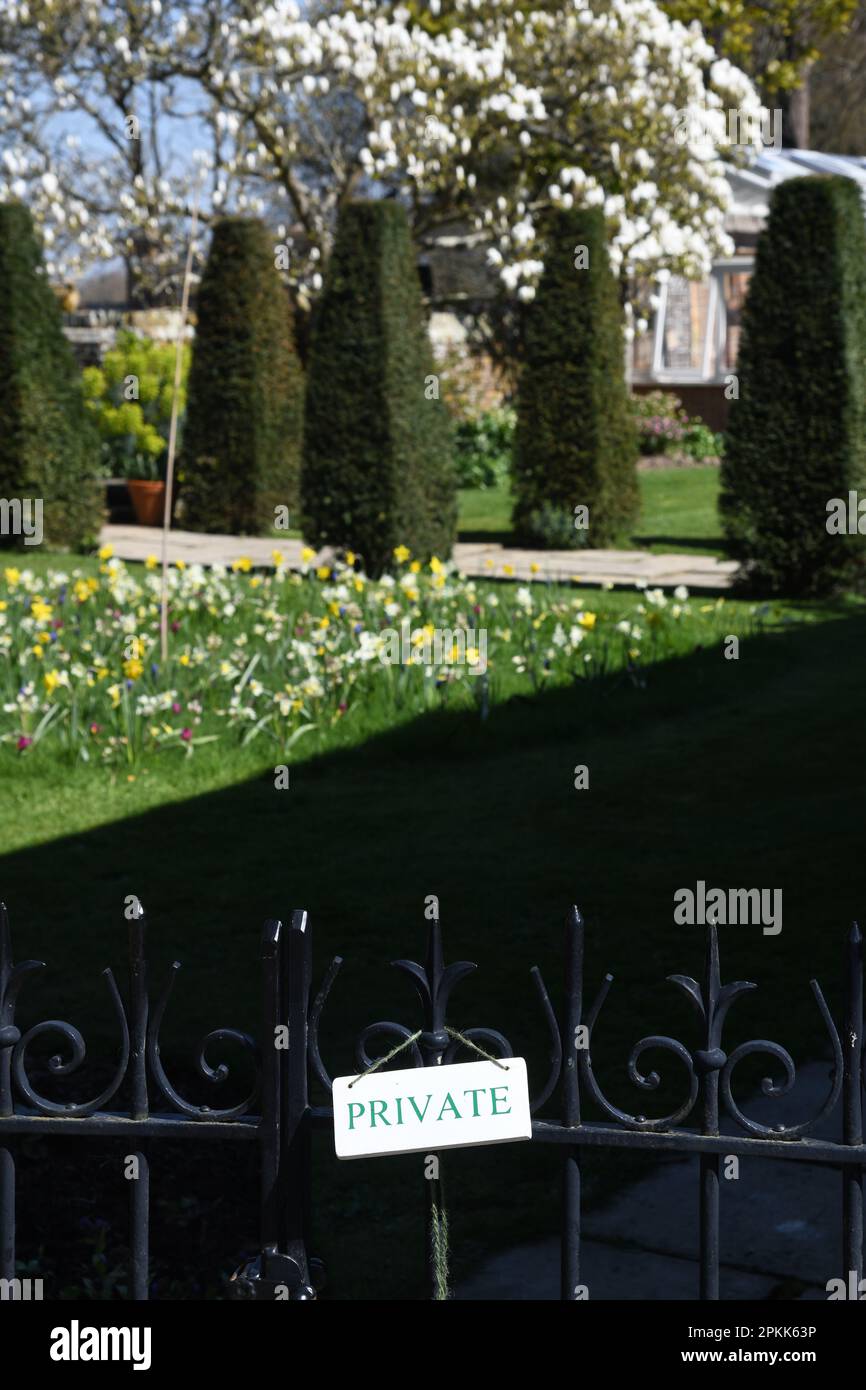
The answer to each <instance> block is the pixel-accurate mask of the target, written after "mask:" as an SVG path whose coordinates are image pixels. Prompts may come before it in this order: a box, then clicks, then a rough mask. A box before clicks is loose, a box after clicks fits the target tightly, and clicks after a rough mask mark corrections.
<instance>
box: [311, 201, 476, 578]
mask: <svg viewBox="0 0 866 1390" xmlns="http://www.w3.org/2000/svg"><path fill="white" fill-rule="evenodd" d="M432 377H433V362H432V354H431V350H430V343H429V339H428V336H427V331H426V325H425V322H424V314H423V309H422V304H421V291H420V287H419V284H418V275H417V271H416V268H415V255H414V252H413V248H412V241H411V238H410V235H409V229H408V225H407V221H406V215H405V212H404V210H403V208H402V207H401V206H400V204H399V203H397V202H395V201H391V200H387V201H381V202H357V203H350V204H348V205H347V206H346V207H345V208H344V209H343V211H342V214H341V217H340V221H339V225H338V228H337V237H336V242H335V245H334V250H333V253H332V255H331V260H330V263H329V265H328V270H327V274H326V278H325V287H324V291H323V294H322V299H321V301H320V303H319V305H318V307H317V309H316V311H315V315H314V319H313V330H312V341H311V347H310V361H309V380H308V388H307V410H306V425H305V436H304V467H303V486H302V492H303V499H304V519H303V529H304V535H305V536H306V538H307V539H308V540H309V541H310V543H311V544H315V545H325V544H329V545H333V546H336V547H338V548H348V549H351V550H353V551H356V552H357V553H358V554H359V555H361V556H362V558H363V561H364V565H365V568H366V569H367V571H368V573H372V574H375V573H378V572H380V571H381V570H382V569H384V568H385V567H386V566H387V565H388V564H389V563H390V562H391V556H392V552H393V550H394V549H395V547H397V546H399V545H405V546H408V547H409V549H410V550H411V551H412V554H413V555H414V556H415V557H416V558H418V559H421V560H424V559H428V558H429V557H431V556H432V555H438V556H440V557H442V558H445V556H447V555H449V554H450V552H451V546H452V544H453V541H454V535H455V531H456V523H457V504H456V493H455V486H456V484H455V478H454V471H453V465H452V461H451V456H450V443H451V441H450V430H449V425H448V416H447V411H446V409H445V406H444V404H443V403H442V401H440V400H439V399H438V397H437V398H435V399H428V396H432V395H433V394H434V393H433V391H432V389H431V387H430V379H431V378H432Z"/></svg>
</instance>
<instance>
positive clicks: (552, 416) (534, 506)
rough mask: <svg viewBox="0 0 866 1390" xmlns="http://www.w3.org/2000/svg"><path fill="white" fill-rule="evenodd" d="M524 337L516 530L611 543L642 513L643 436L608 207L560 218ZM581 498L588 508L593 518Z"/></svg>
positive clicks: (546, 541) (543, 537)
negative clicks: (632, 393)
mask: <svg viewBox="0 0 866 1390" xmlns="http://www.w3.org/2000/svg"><path fill="white" fill-rule="evenodd" d="M524 342H525V359H524V366H523V370H522V372H521V376H520V383H519V391H518V409H517V431H516V436H515V448H514V493H515V506H514V527H515V530H516V532H517V533H518V535H519V536H520V537H521V538H522V539H523V540H524V541H525V542H527V543H529V544H533V545H547V546H552V547H566V546H576V545H581V544H585V545H591V546H604V545H609V544H611V543H612V542H615V541H617V540H619V539H620V538H623V537H625V536H626V535H627V533H628V530H629V528H630V527H631V525H632V524H633V522H634V521H635V520H636V517H637V513H638V484H637V473H636V463H637V440H636V436H635V427H634V420H633V414H632V409H631V405H630V401H629V395H628V390H627V387H626V384H625V347H624V338H623V319H622V307H621V303H620V295H619V287H618V284H617V281H616V279H615V277H614V276H613V274H612V272H611V270H610V265H609V262H608V256H607V246H606V242H605V225H604V216H603V214H602V212H601V210H600V209H595V208H594V209H588V210H583V211H568V212H564V211H563V212H558V213H556V214H555V215H554V216H553V218H552V219H551V223H550V226H549V228H548V236H547V238H546V251H545V257H544V273H543V274H542V277H541V282H540V284H539V286H538V291H537V293H536V296H535V299H534V301H533V303H532V305H531V307H530V308H529V309H528V311H527V314H526V324H525V337H524ZM576 507H578V508H587V509H588V518H587V514H586V512H583V511H581V512H578V513H577V514H575V508H576ZM587 520H588V525H586V524H585V523H586V522H587ZM575 521H577V522H578V526H577V527H576V526H575Z"/></svg>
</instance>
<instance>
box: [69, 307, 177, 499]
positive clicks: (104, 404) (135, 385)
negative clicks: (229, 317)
mask: <svg viewBox="0 0 866 1390" xmlns="http://www.w3.org/2000/svg"><path fill="white" fill-rule="evenodd" d="M175 354H176V349H175V347H174V344H172V343H154V342H152V341H151V340H150V339H149V338H139V337H138V336H137V335H136V334H135V333H131V332H129V331H127V330H124V331H123V332H121V333H118V335H117V342H116V344H115V346H114V347H113V348H112V350H111V351H110V352H107V353H106V354H105V357H104V359H103V363H102V366H101V367H85V369H84V372H83V373H82V376H83V379H84V394H85V396H86V398H87V405H88V409H89V410H90V411H91V412H92V414H93V417H94V420H95V422H96V427H97V429H98V431H99V438H100V442H101V446H102V465H103V471H104V473H105V476H106V477H109V478H112V477H113V478H151V479H155V478H162V477H164V476H165V459H166V454H167V450H168V431H169V423H170V420H171V403H172V395H173V392H174V370H175ZM189 359H190V349H189V347H186V346H185V347H184V348H183V351H182V360H181V386H180V393H179V396H180V399H179V401H178V429H179V434H178V438H179V439H180V427H181V422H182V420H183V412H184V410H185V408H186V380H187V376H188V374H189ZM131 378H134V379H135V380H134V381H133V380H131Z"/></svg>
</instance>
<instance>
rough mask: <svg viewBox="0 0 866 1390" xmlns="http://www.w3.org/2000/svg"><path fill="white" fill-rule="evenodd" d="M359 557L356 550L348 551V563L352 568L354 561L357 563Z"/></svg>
mask: <svg viewBox="0 0 866 1390" xmlns="http://www.w3.org/2000/svg"><path fill="white" fill-rule="evenodd" d="M357 558H358V557H357V555H356V554H355V552H354V550H347V551H346V564H347V565H348V566H349V567H350V568H351V567H352V566H353V565H354V563H355V561H356V560H357Z"/></svg>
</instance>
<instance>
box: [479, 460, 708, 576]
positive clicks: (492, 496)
mask: <svg viewBox="0 0 866 1390" xmlns="http://www.w3.org/2000/svg"><path fill="white" fill-rule="evenodd" d="M638 481H639V484H640V498H641V516H640V522H639V524H638V529H637V531H636V533H635V535H634V536H633V538H632V542H631V544H632V546H633V547H634V548H635V549H641V550H651V551H653V552H654V553H655V554H678V553H681V552H685V553H687V554H690V555H719V556H724V555H726V553H727V551H726V547H725V542H724V537H723V536H722V529H721V525H720V523H719V518H718V512H717V508H716V503H717V498H718V492H719V470H718V468H710V467H698V468H659V469H652V470H650V471H649V472H645V473H640V474H639V475H638ZM459 501H460V512H459V518H460V519H459V529H460V540H463V541H498V542H499V543H500V544H502V545H509V544H513V543H514V539H513V536H512V532H511V505H512V499H511V491H510V487H509V485H508V484H507V483H506V484H503V485H502V486H500V487H496V488H484V489H480V488H464V489H463V490H462V491H461V492H460V494H459Z"/></svg>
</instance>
